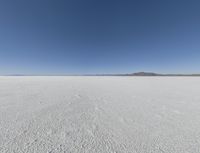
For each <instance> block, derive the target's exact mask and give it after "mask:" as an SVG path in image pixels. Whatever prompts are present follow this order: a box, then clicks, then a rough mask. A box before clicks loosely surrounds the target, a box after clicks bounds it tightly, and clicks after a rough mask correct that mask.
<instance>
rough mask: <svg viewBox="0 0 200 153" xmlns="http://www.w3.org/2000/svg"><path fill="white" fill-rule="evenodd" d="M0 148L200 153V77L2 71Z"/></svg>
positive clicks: (8, 152)
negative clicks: (32, 73) (22, 73)
mask: <svg viewBox="0 0 200 153" xmlns="http://www.w3.org/2000/svg"><path fill="white" fill-rule="evenodd" d="M0 153H200V77H119V76H118V77H117V76H116V77H115V76H1V77H0Z"/></svg>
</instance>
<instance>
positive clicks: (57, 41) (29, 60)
mask: <svg viewBox="0 0 200 153" xmlns="http://www.w3.org/2000/svg"><path fill="white" fill-rule="evenodd" d="M137 71H154V72H160V73H200V1H199V0H166V1H163V0H1V1H0V74H2V75H3V74H35V75H41V74H42V75H43V74H45V75H47V74H57V75H59V74H83V73H131V72H137Z"/></svg>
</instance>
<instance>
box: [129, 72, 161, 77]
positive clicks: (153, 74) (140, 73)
mask: <svg viewBox="0 0 200 153" xmlns="http://www.w3.org/2000/svg"><path fill="white" fill-rule="evenodd" d="M130 75H131V76H162V74H158V73H153V72H137V73H132V74H130Z"/></svg>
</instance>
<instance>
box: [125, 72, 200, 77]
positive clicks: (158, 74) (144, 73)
mask: <svg viewBox="0 0 200 153" xmlns="http://www.w3.org/2000/svg"><path fill="white" fill-rule="evenodd" d="M126 76H200V74H160V73H154V72H137V73H132V74H126Z"/></svg>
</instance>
